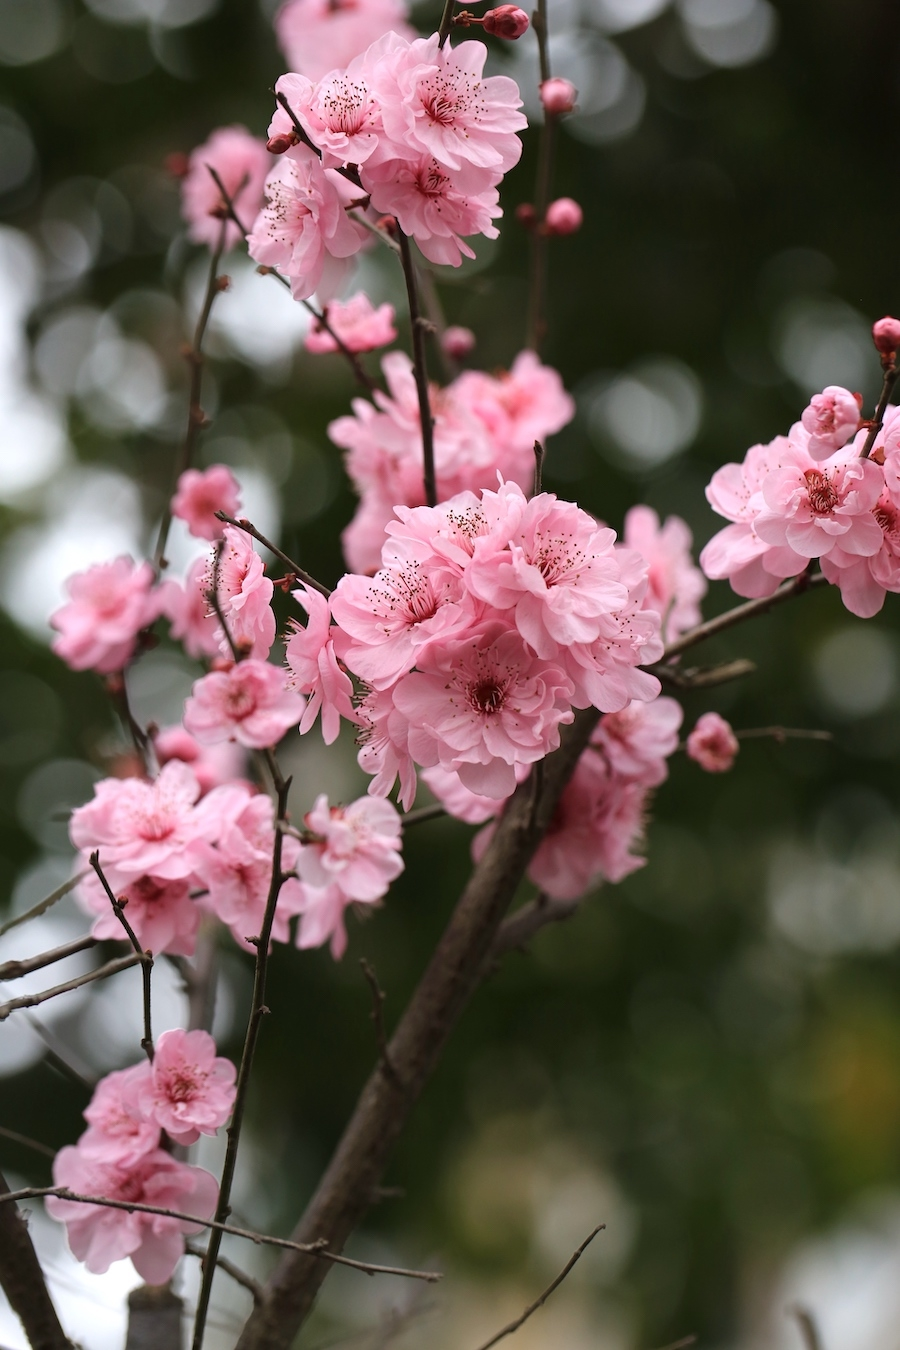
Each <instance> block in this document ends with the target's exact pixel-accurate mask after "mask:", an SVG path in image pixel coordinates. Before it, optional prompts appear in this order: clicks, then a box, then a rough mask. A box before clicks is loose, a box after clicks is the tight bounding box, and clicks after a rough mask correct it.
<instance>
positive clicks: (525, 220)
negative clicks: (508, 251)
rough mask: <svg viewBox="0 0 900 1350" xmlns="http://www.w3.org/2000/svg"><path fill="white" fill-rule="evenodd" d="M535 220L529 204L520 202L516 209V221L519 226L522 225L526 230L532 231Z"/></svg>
mask: <svg viewBox="0 0 900 1350" xmlns="http://www.w3.org/2000/svg"><path fill="white" fill-rule="evenodd" d="M536 219H537V217H536V216H535V213H534V207H533V206H532V205H531V202H520V203H519V205H518V206H517V207H516V220H517V221H518V222H519V224H520V225H524V226H525V228H526V230H532V229H534V222H535V220H536Z"/></svg>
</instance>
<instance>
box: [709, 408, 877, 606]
mask: <svg viewBox="0 0 900 1350" xmlns="http://www.w3.org/2000/svg"><path fill="white" fill-rule="evenodd" d="M858 425H859V403H858V400H857V398H856V395H854V394H851V393H850V392H849V391H848V390H846V389H840V388H838V387H837V386H830V387H829V388H828V389H826V390H825V391H824V393H823V394H821V395H816V397H815V398H814V399H813V400H812V403H811V404H810V406H809V408H807V409H806V411H805V412H804V414H803V417H802V419H801V421H800V422H798V423H796V424H795V425H794V426H793V427H792V428H791V430H790V432H789V433H788V435H787V436H778V437H776V438H775V440H774V441H771V442H770V443H769V444H768V445H755V446H753V447H752V448H751V449H750V450H748V452H747V455H746V457H745V459H744V462H743V464H726V465H725V466H724V467H723V468H721V469H719V470H718V471H717V472H716V473H715V474H714V475H713V478H712V481H711V482H710V484H709V487H708V488H707V489H706V496H707V499H708V500H709V503H710V505H711V506H712V507H713V509H714V510H715V511H717V512H718V513H719V515H722V516H724V517H725V518H726V519H727V520H729V521H731V522H732V523H731V524H730V525H727V526H726V527H725V529H723V530H720V531H719V533H718V534H716V535H714V536H713V538H712V539H711V540H710V541H709V543H708V544H707V545H706V547H705V548H704V550H703V552H702V553H701V555H700V565H701V567H702V568H703V570H704V572H705V573H706V575H707V576H708V577H712V578H713V579H715V580H720V579H722V578H728V580H729V581H730V582H731V585H732V587H733V588H734V590H735V591H737V593H738V595H746V596H764V595H771V593H772V592H773V591H774V590H775V589H776V587H777V586H778V584H779V582H781V581H782V580H784V579H785V578H787V577H794V576H797V575H799V573H800V572H802V571H803V570H804V569H805V568H806V567H807V566H808V565H809V562H810V560H811V559H816V558H817V559H819V562H820V566H821V568H822V571H823V573H824V574H825V576H826V577H827V579H828V580H829V581H830V582H831V583H832V584H833V585H836V586H838V587H839V589H840V592H841V596H842V599H843V601H844V604H845V605H846V606H847V608H848V609H849V610H851V611H852V613H854V614H858V615H859V616H860V617H861V618H870V617H871V616H872V615H873V614H877V613H878V611H879V610H880V609H881V607H882V605H883V604H884V597H885V593H886V592H887V591H900V410H898V409H897V408H894V407H889V408H888V409H887V412H886V414H885V419H884V426H883V428H882V430H881V431H880V432H879V434H878V436H877V438H876V440H875V444H874V447H873V454H872V457H871V458H868V459H863V458H861V457H860V451H861V449H862V446H863V443H864V441H865V438H866V436H867V434H868V433H867V431H866V430H865V429H861V430H859V431H857V427H858ZM854 433H856V434H855V435H854ZM851 435H852V436H853V437H854V438H853V440H851V441H850V443H849V444H845V442H846V440H847V437H848V436H851ZM880 461H883V465H882V463H881V462H880Z"/></svg>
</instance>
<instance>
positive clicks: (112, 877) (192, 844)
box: [69, 759, 204, 887]
mask: <svg viewBox="0 0 900 1350" xmlns="http://www.w3.org/2000/svg"><path fill="white" fill-rule="evenodd" d="M199 795H200V784H199V783H198V782H197V779H196V778H195V776H194V774H193V773H192V772H191V770H190V769H189V768H188V766H187V765H186V764H182V763H181V762H180V760H174V759H173V760H171V761H170V762H169V763H168V764H166V765H164V766H163V768H162V769H161V770H160V772H159V777H158V778H156V779H155V780H154V781H153V782H151V783H148V782H145V781H144V780H143V779H140V778H103V779H101V781H100V782H99V783H95V784H94V797H93V800H92V801H89V802H86V803H85V805H84V806H79V807H77V808H76V809H75V810H74V811H73V812H72V816H71V819H70V821H69V836H70V838H71V840H72V843H73V844H74V845H75V847H76V848H77V849H81V850H83V851H84V852H85V853H89V852H91V851H93V850H94V849H99V851H100V863H101V866H102V867H103V869H104V871H105V872H106V875H107V877H108V879H109V881H110V884H111V885H112V886H113V887H118V886H119V885H120V884H125V885H127V884H128V882H129V881H132V880H135V879H137V878H138V877H142V876H145V875H146V876H152V877H155V878H160V879H162V880H164V881H179V880H181V879H183V878H184V877H188V876H190V874H191V872H192V871H193V870H194V863H195V861H196V857H197V852H198V848H199V843H200V840H201V838H202V837H203V834H204V831H203V826H202V821H201V818H200V817H199V816H198V814H197V811H196V809H195V805H194V804H195V802H196V801H197V798H198V797H199Z"/></svg>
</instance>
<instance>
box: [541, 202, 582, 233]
mask: <svg viewBox="0 0 900 1350" xmlns="http://www.w3.org/2000/svg"><path fill="white" fill-rule="evenodd" d="M583 220H584V212H583V211H582V209H581V207H580V206H579V205H578V203H577V202H576V201H574V200H573V198H572V197H557V199H556V201H555V202H551V203H550V205H549V206H548V207H547V214H546V215H545V216H544V231H545V233H547V234H574V233H575V231H576V230H580V229H581V224H582V221H583Z"/></svg>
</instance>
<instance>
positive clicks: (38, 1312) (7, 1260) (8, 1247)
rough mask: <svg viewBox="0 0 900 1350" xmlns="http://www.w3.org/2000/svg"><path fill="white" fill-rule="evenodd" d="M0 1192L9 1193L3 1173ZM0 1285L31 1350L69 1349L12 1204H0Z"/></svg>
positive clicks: (24, 1230) (34, 1253)
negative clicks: (20, 1324)
mask: <svg viewBox="0 0 900 1350" xmlns="http://www.w3.org/2000/svg"><path fill="white" fill-rule="evenodd" d="M0 1193H2V1194H8V1193H9V1186H8V1185H7V1183H6V1178H5V1177H4V1176H3V1174H2V1172H0ZM0 1285H2V1286H3V1292H4V1293H5V1294H6V1297H7V1298H8V1299H9V1304H10V1307H11V1308H12V1310H13V1312H14V1313H15V1314H16V1316H17V1317H18V1319H19V1321H20V1322H21V1323H22V1327H23V1329H24V1332H25V1335H26V1336H27V1337H28V1340H29V1341H30V1343H31V1347H32V1350H72V1344H71V1342H70V1340H69V1339H68V1337H67V1336H66V1333H65V1332H64V1331H63V1329H62V1327H61V1325H60V1321H59V1318H58V1317H57V1315H56V1309H55V1308H54V1306H53V1300H52V1299H51V1297H50V1293H49V1290H48V1289H47V1284H46V1281H45V1280H44V1272H43V1271H42V1270H41V1263H40V1261H39V1260H38V1258H37V1252H36V1251H35V1250H34V1244H33V1243H32V1241H31V1236H30V1234H29V1232H28V1227H27V1225H26V1223H25V1220H24V1219H23V1218H22V1215H21V1214H20V1213H19V1211H18V1209H17V1208H16V1206H15V1205H13V1204H8V1205H0Z"/></svg>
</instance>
